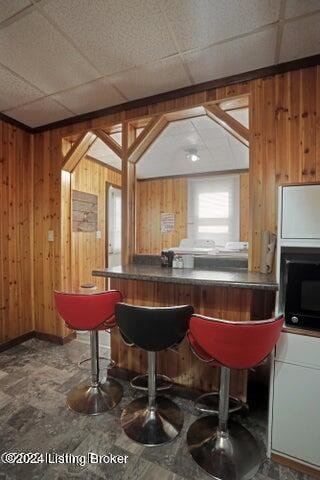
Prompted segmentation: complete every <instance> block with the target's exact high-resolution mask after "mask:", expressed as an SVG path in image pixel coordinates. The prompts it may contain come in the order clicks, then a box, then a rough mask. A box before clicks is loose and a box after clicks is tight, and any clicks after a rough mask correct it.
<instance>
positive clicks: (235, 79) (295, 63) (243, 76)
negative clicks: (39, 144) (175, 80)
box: [8, 54, 320, 133]
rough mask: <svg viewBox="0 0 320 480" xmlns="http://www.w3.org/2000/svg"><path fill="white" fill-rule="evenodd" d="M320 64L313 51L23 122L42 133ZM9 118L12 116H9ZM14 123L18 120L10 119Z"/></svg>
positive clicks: (36, 131)
mask: <svg viewBox="0 0 320 480" xmlns="http://www.w3.org/2000/svg"><path fill="white" fill-rule="evenodd" d="M319 64H320V54H318V55H313V56H311V57H305V58H300V59H298V60H292V61H290V62H285V63H280V64H278V65H271V66H269V67H263V68H259V69H257V70H251V71H249V72H245V73H240V74H237V75H231V76H229V77H223V78H219V79H216V80H210V81H208V82H203V83H199V84H197V85H191V86H189V87H184V88H179V89H177V90H172V91H170V92H165V93H161V94H158V95H153V96H151V97H145V98H141V99H138V100H133V101H130V102H127V103H121V104H119V105H115V106H113V107H108V108H102V109H100V110H95V111H93V112H88V113H84V114H81V115H77V116H75V117H71V118H67V119H65V120H59V121H57V122H53V123H48V124H46V125H41V126H40V127H36V128H32V129H30V127H28V126H27V125H23V124H22V128H23V127H25V130H26V131H29V132H30V130H31V132H30V133H41V132H45V131H47V130H53V129H55V128H61V127H65V126H67V125H74V124H77V123H81V122H85V121H88V120H92V119H94V118H99V117H104V116H106V115H111V114H115V113H119V112H123V111H128V110H133V109H135V108H141V107H146V106H148V105H154V104H156V103H159V102H164V101H168V100H174V99H177V98H181V97H185V96H187V95H193V94H196V93H200V92H203V91H204V90H211V89H215V88H221V87H227V86H230V85H235V84H238V83H244V82H249V81H251V80H256V79H258V78H265V77H270V76H274V75H279V74H282V73H286V72H290V71H294V70H299V69H302V68H308V67H313V66H315V65H319ZM8 121H9V120H8ZM10 121H11V123H12V122H14V121H15V120H13V119H10Z"/></svg>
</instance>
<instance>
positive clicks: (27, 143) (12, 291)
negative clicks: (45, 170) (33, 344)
mask: <svg viewBox="0 0 320 480" xmlns="http://www.w3.org/2000/svg"><path fill="white" fill-rule="evenodd" d="M31 142H32V140H31V136H30V135H29V134H28V133H25V132H23V131H22V130H19V129H18V128H16V127H13V126H12V125H9V124H7V123H4V122H2V121H0V343H3V342H7V341H9V340H12V339H14V338H16V337H19V336H21V335H24V334H26V333H28V332H31V331H32V330H33V329H34V322H33V308H32V302H33V275H32V268H33V266H32V215H33V213H32V181H33V178H32V177H33V175H32V145H31Z"/></svg>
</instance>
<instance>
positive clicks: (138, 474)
mask: <svg viewBox="0 0 320 480" xmlns="http://www.w3.org/2000/svg"><path fill="white" fill-rule="evenodd" d="M86 352H87V346H86V345H85V344H83V343H80V342H78V341H76V340H75V341H73V342H71V343H69V344H67V345H65V346H63V347H62V346H57V345H53V344H50V343H47V342H43V341H40V340H35V339H32V340H29V341H27V342H25V343H24V344H22V345H19V346H17V347H14V348H12V349H10V350H7V351H5V352H3V353H1V354H0V453H2V452H43V453H44V452H56V453H65V452H68V453H72V454H74V455H82V454H86V453H87V452H88V451H89V452H95V453H97V454H101V455H102V454H106V453H112V454H119V455H128V462H127V464H122V465H119V464H118V465H115V464H90V465H87V466H83V467H82V466H79V465H73V464H69V465H62V464H47V463H40V464H29V465H25V464H16V465H10V464H3V463H1V462H0V480H4V479H8V480H11V479H12V480H13V479H21V480H29V479H32V480H36V479H45V480H58V479H61V480H62V479H63V480H65V479H85V480H93V479H111V480H118V479H123V480H138V479H139V480H159V479H161V480H183V479H185V480H198V479H203V480H206V479H209V478H210V477H209V476H207V475H206V474H205V473H204V472H203V471H201V470H200V469H199V468H198V466H197V465H196V464H195V463H194V462H193V460H192V458H191V457H190V455H189V454H188V452H187V448H186V444H185V436H186V429H187V428H188V426H189V425H190V424H191V422H192V421H193V420H194V419H195V418H196V414H195V412H194V410H193V407H192V403H191V402H190V401H189V400H185V399H182V398H179V397H175V401H176V402H177V403H178V404H179V405H180V406H181V407H182V408H183V410H184V411H185V425H184V429H183V432H182V434H181V435H180V436H179V438H178V439H177V440H176V441H174V442H173V443H171V444H169V445H166V446H162V447H157V448H144V447H143V446H140V445H137V444H135V443H133V442H131V441H130V440H129V439H128V438H127V437H126V436H125V435H124V434H123V433H122V431H121V427H120V422H119V417H120V413H121V408H122V407H123V406H124V405H125V404H126V403H127V402H128V401H129V399H130V398H132V397H133V396H137V395H140V394H139V393H136V392H132V391H131V389H130V388H129V387H128V384H127V383H126V382H122V383H123V386H124V392H125V393H124V398H123V399H122V401H121V404H120V405H119V406H118V407H116V408H115V409H114V410H112V411H111V412H109V413H106V414H103V415H99V416H97V417H87V416H82V415H77V414H76V413H73V412H72V411H70V410H68V409H67V408H66V405H65V397H66V393H67V392H68V391H69V389H70V388H71V387H72V386H73V385H74V384H76V383H77V382H79V381H80V380H82V379H83V378H85V377H86V376H88V371H87V370H86V369H83V368H82V369H80V368H79V367H78V365H77V362H78V360H79V359H80V357H83V354H84V353H86ZM265 417H266V416H265V408H264V409H259V408H251V411H250V414H249V415H248V416H247V417H243V418H241V421H242V422H243V423H244V424H245V425H246V426H247V428H249V429H250V430H252V431H253V432H254V433H255V435H256V436H257V437H258V439H259V441H260V442H264V441H265V430H266V418H265ZM256 479H257V480H267V479H272V480H310V479H311V477H308V476H306V475H302V474H301V473H298V472H295V471H293V470H290V469H288V468H285V467H282V466H279V465H277V464H274V463H273V462H266V463H265V464H264V465H263V466H262V467H261V469H260V472H259V473H258V475H257V476H256ZM226 480H228V479H226Z"/></svg>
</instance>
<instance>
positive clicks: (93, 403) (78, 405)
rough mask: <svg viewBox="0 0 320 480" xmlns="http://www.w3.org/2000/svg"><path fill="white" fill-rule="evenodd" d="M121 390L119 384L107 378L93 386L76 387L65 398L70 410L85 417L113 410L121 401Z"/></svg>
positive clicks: (85, 384) (87, 384)
mask: <svg viewBox="0 0 320 480" xmlns="http://www.w3.org/2000/svg"><path fill="white" fill-rule="evenodd" d="M122 395H123V389H122V386H121V385H120V383H119V382H117V381H116V380H114V379H113V378H108V379H107V380H105V381H104V382H101V383H98V384H97V386H93V385H91V384H90V383H83V384H80V385H76V386H75V387H74V388H73V389H72V390H71V392H70V393H69V394H68V397H67V405H68V407H69V408H71V410H74V411H75V412H78V413H83V414H85V415H99V414H100V413H104V412H107V411H108V410H111V409H112V408H114V407H115V406H116V405H117V404H118V403H119V402H120V400H121V398H122Z"/></svg>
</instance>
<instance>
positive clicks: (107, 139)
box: [94, 129, 122, 158]
mask: <svg viewBox="0 0 320 480" xmlns="http://www.w3.org/2000/svg"><path fill="white" fill-rule="evenodd" d="M94 133H95V134H96V135H97V137H98V138H99V139H100V140H101V141H102V142H103V143H105V144H106V145H107V147H109V148H111V150H112V151H113V152H114V153H115V154H116V155H118V157H120V158H122V147H121V146H120V145H119V143H118V142H117V141H116V140H114V138H112V137H111V136H110V135H109V134H108V133H107V132H105V131H104V130H102V129H97V130H94Z"/></svg>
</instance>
